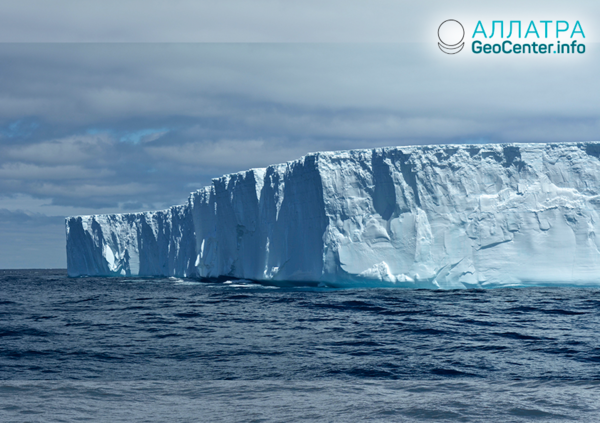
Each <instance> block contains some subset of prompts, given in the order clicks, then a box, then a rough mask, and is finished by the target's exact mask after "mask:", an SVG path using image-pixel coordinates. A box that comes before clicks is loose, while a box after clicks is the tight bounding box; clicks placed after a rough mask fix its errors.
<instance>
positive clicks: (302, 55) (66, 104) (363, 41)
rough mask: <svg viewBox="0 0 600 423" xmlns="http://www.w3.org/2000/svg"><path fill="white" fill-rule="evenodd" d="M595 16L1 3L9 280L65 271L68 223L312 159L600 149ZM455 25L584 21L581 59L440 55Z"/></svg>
mask: <svg viewBox="0 0 600 423" xmlns="http://www.w3.org/2000/svg"><path fill="white" fill-rule="evenodd" d="M597 16H600V4H599V3H598V2H594V1H574V2H568V3H567V2H564V1H528V2H522V1H520V2H513V1H502V2H500V1H490V2H480V1H456V2H447V1H418V2H417V1H402V0H396V1H392V0H369V1H366V0H365V1H356V0H344V1H341V0H339V1H338V0H335V1H333V0H321V1H312V0H305V1H299V2H289V1H275V0H271V1H265V0H258V1H253V2H248V1H241V0H240V1H237V0H236V1H231V0H222V1H208V0H194V1H185V0H174V1H171V2H164V1H160V2H158V1H152V0H144V1H137V0H128V1H122V0H120V1H112V0H105V1H102V2H100V1H89V0H77V1H75V0H70V1H65V0H56V1H53V2H47V1H43V0H22V1H19V2H8V1H3V2H0V268H65V267H66V253H65V244H66V241H65V231H64V218H65V216H71V215H79V214H99V213H124V212H137V211H143V210H155V209H163V208H166V207H168V206H170V205H174V204H181V203H183V202H185V201H186V199H187V197H188V195H189V193H190V192H191V191H194V190H196V189H199V188H201V187H203V186H205V185H209V184H210V183H211V179H212V178H215V177H219V176H221V175H223V174H225V173H231V172H237V171H241V170H245V169H249V168H255V167H264V166H268V165H270V164H276V163H280V162H285V161H289V160H294V159H297V158H299V157H301V156H302V155H304V154H306V153H308V152H314V151H323V150H342V149H354V148H374V147H382V146H396V145H420V144H440V143H441V144H446V143H460V144H464V143H491V142H502V143H504V142H518V143H522V142H564V141H600V96H598V93H599V92H600V81H599V78H598V77H597V75H598V73H599V70H600V47H599V46H598V44H597V42H596V41H597V37H596V32H597V31H598V28H599V25H598V18H597ZM450 18H453V19H458V20H459V21H461V22H463V23H465V25H466V26H467V28H471V30H472V28H473V27H474V26H475V25H474V24H475V23H476V22H477V21H478V20H482V22H484V23H485V26H486V28H487V29H490V28H491V25H490V23H491V21H492V20H505V21H506V23H507V24H508V22H509V21H510V20H511V19H517V20H522V21H523V22H529V21H530V20H537V21H539V20H540V19H554V20H558V19H564V20H566V21H569V22H571V25H572V24H573V23H574V22H575V21H576V20H580V21H581V24H582V27H583V29H584V31H585V39H581V38H579V41H580V43H581V42H584V43H585V45H586V53H585V54H576V55H556V56H553V55H527V56H525V55H522V56H520V57H517V56H515V55H512V56H507V55H475V54H469V53H470V52H468V51H464V52H461V53H460V54H457V55H446V54H443V53H442V52H440V50H439V48H438V45H437V42H438V39H437V28H438V26H439V25H440V23H441V22H443V21H444V20H446V19H450ZM506 30H507V31H508V28H507V29H506ZM524 30H525V28H523V31H524ZM470 36H471V35H470V34H467V36H466V38H467V39H468V40H467V41H469V43H470V39H469V37H470ZM566 37H567V38H568V34H567V35H566ZM513 40H514V39H513ZM514 41H515V42H517V41H516V40H514ZM565 41H566V40H565ZM569 41H570V40H569ZM490 42H491V41H490ZM521 42H524V41H523V40H522V41H521ZM465 48H466V49H468V48H470V47H469V46H466V47H465Z"/></svg>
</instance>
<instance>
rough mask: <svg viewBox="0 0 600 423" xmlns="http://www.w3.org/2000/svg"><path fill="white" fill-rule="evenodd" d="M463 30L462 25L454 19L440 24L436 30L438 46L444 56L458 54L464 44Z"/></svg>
mask: <svg viewBox="0 0 600 423" xmlns="http://www.w3.org/2000/svg"><path fill="white" fill-rule="evenodd" d="M464 38H465V29H464V28H463V26H462V24H461V23H460V22H459V21H457V20H455V19H448V20H445V21H444V22H442V24H441V25H440V26H439V28H438V39H439V40H440V42H439V43H438V46H439V47H440V50H442V51H443V52H444V53H446V54H456V53H458V52H460V51H461V50H462V49H463V47H464V46H465V43H464V42H463V40H464Z"/></svg>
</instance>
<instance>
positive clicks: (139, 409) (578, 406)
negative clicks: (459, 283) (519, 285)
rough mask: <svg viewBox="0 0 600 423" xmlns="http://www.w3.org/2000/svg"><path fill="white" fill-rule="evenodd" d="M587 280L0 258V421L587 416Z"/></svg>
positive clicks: (590, 306)
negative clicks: (161, 269) (507, 282)
mask: <svg viewBox="0 0 600 423" xmlns="http://www.w3.org/2000/svg"><path fill="white" fill-rule="evenodd" d="M599 332H600V290H598V289H574V288H531V289H496V290H460V291H428V290H408V289H348V290H332V289H319V288H308V287H306V288H302V287H296V288H275V287H267V286H261V285H256V284H252V283H250V282H248V281H232V282H229V283H207V282H198V281H193V280H181V279H174V278H166V279H132V278H111V279H109V278H79V279H71V278H68V277H67V276H66V272H65V271H60V270H58V271H57V270H28V271H23V270H6V271H0V421H2V422H9V421H16V422H21V421H111V422H115V421H207V422H212V421H240V422H242V421H256V422H267V421H268V422H270V421H286V422H288V421H290V422H294V421H330V422H338V421H339V422H352V421H382V422H384V421H385V422H387V421H400V422H403V421H407V422H408V421H461V422H476V421H477V422H478V421H482V422H483V421H502V422H504V421H507V422H510V421H515V422H518V421H532V420H535V421H573V420H580V421H600V337H599Z"/></svg>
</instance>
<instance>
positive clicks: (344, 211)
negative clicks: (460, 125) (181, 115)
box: [66, 143, 600, 288]
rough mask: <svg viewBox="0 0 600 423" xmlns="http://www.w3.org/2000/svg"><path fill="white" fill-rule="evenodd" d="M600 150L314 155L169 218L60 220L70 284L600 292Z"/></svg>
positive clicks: (224, 185) (516, 147)
mask: <svg viewBox="0 0 600 423" xmlns="http://www.w3.org/2000/svg"><path fill="white" fill-rule="evenodd" d="M599 194H600V143H561V144H502V145H501V144H485V145H439V146H418V147H394V148H379V149H373V150H353V151H340V152H323V153H314V154H309V155H307V156H305V157H302V158H301V159H299V160H296V161H292V162H288V163H285V164H280V165H274V166H269V167H268V168H266V169H252V170H249V171H246V172H241V173H236V174H231V175H225V176H223V177H221V178H217V179H214V180H213V183H212V185H211V186H209V187H206V188H203V189H200V190H198V191H196V192H193V193H192V194H191V196H190V198H189V200H188V202H187V204H184V205H180V206H174V207H171V208H170V209H168V210H164V211H156V212H145V213H132V214H115V215H96V216H75V217H69V218H67V219H66V232H67V262H68V271H69V275H70V276H82V275H102V276H121V275H128V276H129V275H131V276H134V275H139V276H179V277H219V276H227V277H237V278H247V279H253V280H257V281H271V282H273V283H289V282H291V283H309V282H310V283H321V284H322V285H325V286H401V287H419V288H464V287H467V288H471V287H498V286H533V285H561V286H566V285H578V286H600V248H599V247H600V239H598V236H597V234H598V233H600V216H599V214H598V213H599V211H600V195H599Z"/></svg>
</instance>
